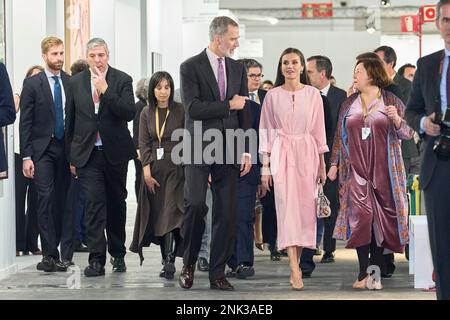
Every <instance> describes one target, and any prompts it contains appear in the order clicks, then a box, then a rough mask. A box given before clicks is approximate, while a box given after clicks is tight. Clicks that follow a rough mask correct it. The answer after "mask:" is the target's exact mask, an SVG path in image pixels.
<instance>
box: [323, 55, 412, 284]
mask: <svg viewBox="0 0 450 320" xmlns="http://www.w3.org/2000/svg"><path fill="white" fill-rule="evenodd" d="M353 81H354V88H355V89H356V90H357V91H358V92H357V93H355V94H353V95H351V96H350V97H349V98H348V99H347V100H346V101H345V102H344V103H343V105H342V107H341V110H340V115H339V122H338V127H337V128H338V129H337V132H336V136H335V140H334V141H335V142H334V146H333V153H332V156H331V160H330V166H331V168H330V171H329V173H328V177H329V178H330V179H331V180H335V179H336V177H337V174H338V173H339V197H340V210H339V215H338V219H337V222H336V227H335V230H334V237H335V238H336V239H341V240H348V241H347V248H354V249H356V251H357V253H358V260H359V267H360V272H359V275H358V279H357V280H356V281H355V283H354V284H353V288H355V289H364V288H368V289H382V285H381V281H380V280H379V279H374V277H369V276H368V273H367V269H368V266H369V262H370V264H372V265H376V266H378V267H380V266H381V263H382V258H383V249H384V248H387V249H389V250H391V251H393V252H398V253H401V252H403V250H404V246H405V244H406V243H407V241H408V226H407V218H408V200H407V195H406V176H405V169H404V166H403V159H402V152H401V146H400V142H401V139H410V138H411V136H412V134H413V131H412V129H411V128H410V127H408V125H407V124H406V122H405V120H404V119H403V115H404V111H405V106H404V105H403V103H402V101H401V100H400V99H399V98H397V97H396V96H395V95H394V94H392V93H390V92H388V91H386V90H384V88H386V87H387V86H388V85H390V84H391V83H392V81H391V80H390V78H389V76H388V75H387V73H386V70H385V69H384V66H383V64H382V62H381V60H379V59H374V58H367V57H365V58H361V59H360V60H358V62H357V63H356V67H355V70H354V75H353ZM377 278H379V277H377Z"/></svg>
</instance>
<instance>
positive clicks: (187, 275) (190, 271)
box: [178, 264, 195, 289]
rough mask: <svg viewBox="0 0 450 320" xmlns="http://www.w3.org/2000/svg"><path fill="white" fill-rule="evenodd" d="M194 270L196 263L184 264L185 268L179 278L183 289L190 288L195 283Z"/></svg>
mask: <svg viewBox="0 0 450 320" xmlns="http://www.w3.org/2000/svg"><path fill="white" fill-rule="evenodd" d="M194 271H195V264H193V265H190V266H186V265H184V266H183V269H181V274H180V278H179V279H178V284H179V285H180V287H182V288H183V289H190V288H191V287H192V285H193V284H194Z"/></svg>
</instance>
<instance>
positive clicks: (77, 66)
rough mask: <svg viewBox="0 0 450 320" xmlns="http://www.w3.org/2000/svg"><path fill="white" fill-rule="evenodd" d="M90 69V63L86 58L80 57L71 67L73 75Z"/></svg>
mask: <svg viewBox="0 0 450 320" xmlns="http://www.w3.org/2000/svg"><path fill="white" fill-rule="evenodd" d="M87 69H89V65H88V63H87V62H86V60H84V59H79V60H77V61H75V62H74V63H73V64H72V66H71V67H70V72H71V74H72V76H74V75H76V74H77V73H80V72H83V71H84V70H87Z"/></svg>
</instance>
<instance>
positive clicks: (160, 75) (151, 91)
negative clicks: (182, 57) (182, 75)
mask: <svg viewBox="0 0 450 320" xmlns="http://www.w3.org/2000/svg"><path fill="white" fill-rule="evenodd" d="M163 80H167V82H168V83H169V86H170V96H169V107H170V105H171V104H172V103H173V95H174V94H175V85H174V83H173V79H172V76H171V75H170V73H168V72H165V71H158V72H155V73H154V74H153V76H152V77H151V78H150V82H149V85H148V105H149V107H150V108H153V109H156V107H157V105H158V101H157V100H156V97H155V88H156V87H157V86H158V84H159V83H160V82H161V81H163Z"/></svg>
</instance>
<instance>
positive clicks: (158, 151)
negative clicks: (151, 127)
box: [156, 148, 164, 160]
mask: <svg viewBox="0 0 450 320" xmlns="http://www.w3.org/2000/svg"><path fill="white" fill-rule="evenodd" d="M162 159H164V148H158V149H156V160H162Z"/></svg>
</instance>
